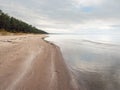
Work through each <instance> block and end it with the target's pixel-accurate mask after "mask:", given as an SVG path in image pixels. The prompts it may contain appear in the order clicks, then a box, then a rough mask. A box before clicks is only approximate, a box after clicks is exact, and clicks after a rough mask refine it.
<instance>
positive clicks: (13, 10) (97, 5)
mask: <svg viewBox="0 0 120 90" xmlns="http://www.w3.org/2000/svg"><path fill="white" fill-rule="evenodd" d="M0 2H1V3H0V8H1V9H3V10H4V11H5V12H7V13H9V14H10V15H12V16H15V17H17V18H19V19H22V20H24V21H26V22H28V23H30V24H32V25H34V26H36V27H38V28H41V29H45V30H46V31H48V32H63V31H65V32H74V31H78V32H79V31H80V30H86V29H113V28H116V27H115V25H120V12H119V11H118V10H119V8H120V1H119V0H0Z"/></svg>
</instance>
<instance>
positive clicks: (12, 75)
mask: <svg viewBox="0 0 120 90" xmlns="http://www.w3.org/2000/svg"><path fill="white" fill-rule="evenodd" d="M44 37H45V35H21V36H0V90H78V87H77V85H76V83H75V81H74V79H73V78H72V77H71V74H70V72H69V70H68V68H67V66H66V64H65V62H64V60H63V57H62V54H61V52H60V49H59V47H57V46H55V45H53V44H51V43H48V42H46V41H44V40H43V39H42V38H44Z"/></svg>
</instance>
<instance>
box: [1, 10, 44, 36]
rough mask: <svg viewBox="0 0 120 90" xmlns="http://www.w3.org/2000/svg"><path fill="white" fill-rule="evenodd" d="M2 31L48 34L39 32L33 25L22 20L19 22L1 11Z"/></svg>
mask: <svg viewBox="0 0 120 90" xmlns="http://www.w3.org/2000/svg"><path fill="white" fill-rule="evenodd" d="M0 29H5V30H6V31H8V32H13V33H18V32H20V33H36V34H37V33H40V34H46V32H45V31H42V30H39V29H37V28H36V27H33V26H32V25H29V24H27V23H25V22H23V21H21V20H18V19H16V18H14V17H10V16H9V15H7V14H6V13H4V12H2V10H0Z"/></svg>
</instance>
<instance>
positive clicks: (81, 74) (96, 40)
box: [46, 34, 120, 90]
mask: <svg viewBox="0 0 120 90" xmlns="http://www.w3.org/2000/svg"><path fill="white" fill-rule="evenodd" d="M46 40H48V41H51V42H53V43H55V44H56V45H58V46H59V47H60V48H61V51H62V53H63V56H64V59H65V61H66V64H67V65H68V66H69V68H70V70H71V72H72V73H73V75H74V77H75V79H76V80H77V82H78V83H79V86H80V88H81V89H82V90H120V53H119V51H120V36H119V35H116V34H114V35H112V34H110V35H103V34H101V35H100V34H99V35H91V34H85V35H83V34H74V35H72V34H69V35H68V34H67V35H65V34H64V35H62V34H57V35H49V37H48V38H46Z"/></svg>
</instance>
